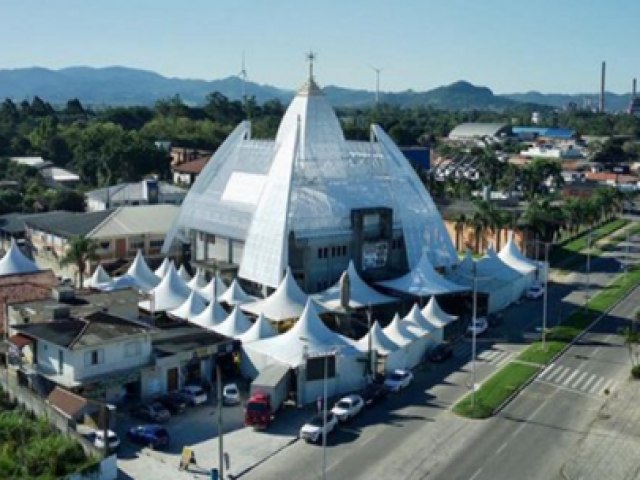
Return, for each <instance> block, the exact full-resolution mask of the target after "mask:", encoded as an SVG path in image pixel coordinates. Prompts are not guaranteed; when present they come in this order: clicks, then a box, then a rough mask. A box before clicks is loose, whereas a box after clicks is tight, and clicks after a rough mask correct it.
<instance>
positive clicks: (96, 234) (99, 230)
mask: <svg viewBox="0 0 640 480" xmlns="http://www.w3.org/2000/svg"><path fill="white" fill-rule="evenodd" d="M179 211H180V208H179V207H178V206H176V205H169V204H155V205H136V206H124V207H118V208H117V209H116V210H115V211H112V212H111V215H109V216H107V217H105V218H104V219H103V221H102V222H101V223H99V224H98V225H96V226H95V227H94V228H92V229H91V231H89V232H87V235H88V236H90V237H91V238H112V237H118V236H120V237H121V236H127V235H149V234H165V233H166V232H167V231H168V230H169V229H170V228H171V225H172V224H173V222H174V220H175V218H176V216H177V215H178V212H179Z"/></svg>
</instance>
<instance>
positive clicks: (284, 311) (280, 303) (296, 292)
mask: <svg viewBox="0 0 640 480" xmlns="http://www.w3.org/2000/svg"><path fill="white" fill-rule="evenodd" d="M307 301H308V297H307V294H306V293H304V292H303V291H302V289H301V288H300V287H299V286H298V284H297V283H296V281H295V279H294V278H293V274H292V273H291V269H290V268H289V267H287V269H286V273H285V276H284V278H283V279H282V282H281V283H280V285H279V286H278V288H277V289H276V290H275V291H274V292H273V293H272V294H271V295H269V296H268V297H267V298H265V299H262V300H257V301H255V302H252V303H246V304H244V305H241V306H240V308H242V310H243V311H244V312H247V313H251V314H253V315H256V316H258V315H260V314H261V313H262V314H263V315H264V316H265V317H267V318H268V319H269V320H271V321H273V322H283V321H286V320H292V319H296V318H298V317H300V315H302V312H303V311H304V310H305V308H306V304H307ZM316 310H320V312H321V313H322V312H324V311H325V309H324V307H322V306H319V305H316V307H315V308H314V311H316Z"/></svg>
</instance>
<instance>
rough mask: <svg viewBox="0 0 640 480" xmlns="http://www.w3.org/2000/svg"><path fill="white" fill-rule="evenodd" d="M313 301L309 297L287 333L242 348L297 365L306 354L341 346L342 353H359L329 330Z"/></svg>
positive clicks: (301, 362)
mask: <svg viewBox="0 0 640 480" xmlns="http://www.w3.org/2000/svg"><path fill="white" fill-rule="evenodd" d="M315 305H316V304H315V303H314V302H313V301H312V300H308V301H307V304H306V305H305V308H304V310H303V311H302V314H301V315H300V318H299V319H298V321H297V322H296V323H295V324H294V325H293V327H291V328H290V329H289V330H288V331H287V332H285V333H283V334H282V335H277V336H275V337H273V338H267V339H265V340H259V341H256V342H252V343H250V344H248V345H246V346H245V347H244V348H245V349H247V350H251V351H256V352H260V353H262V354H263V355H268V356H269V357H271V358H273V359H275V360H277V361H279V362H282V363H285V364H287V365H291V366H292V367H297V366H299V365H301V364H303V363H304V362H305V355H313V354H323V353H329V352H331V351H334V350H335V349H336V348H339V349H340V353H341V354H352V355H358V354H359V352H358V350H357V349H356V348H355V347H353V345H351V343H350V342H348V341H346V340H345V339H344V338H343V337H342V336H341V335H339V334H337V333H336V332H334V331H332V330H331V329H329V328H328V327H327V326H326V325H325V324H324V322H323V321H322V320H321V319H320V317H319V316H318V312H317V310H316V306H315Z"/></svg>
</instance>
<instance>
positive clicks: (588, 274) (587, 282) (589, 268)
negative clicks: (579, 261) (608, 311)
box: [584, 232, 591, 310]
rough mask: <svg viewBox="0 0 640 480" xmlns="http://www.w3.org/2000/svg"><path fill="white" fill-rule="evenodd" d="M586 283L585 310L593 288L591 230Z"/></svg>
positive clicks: (588, 237) (588, 242) (588, 240)
mask: <svg viewBox="0 0 640 480" xmlns="http://www.w3.org/2000/svg"><path fill="white" fill-rule="evenodd" d="M586 267H587V268H586V279H585V282H586V285H585V292H584V295H585V301H584V308H585V310H586V309H587V308H588V307H589V289H590V288H591V285H590V280H591V278H590V275H591V232H589V234H588V235H587V265H586Z"/></svg>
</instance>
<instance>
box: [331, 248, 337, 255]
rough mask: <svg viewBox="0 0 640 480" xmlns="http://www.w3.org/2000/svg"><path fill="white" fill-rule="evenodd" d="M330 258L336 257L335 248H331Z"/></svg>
mask: <svg viewBox="0 0 640 480" xmlns="http://www.w3.org/2000/svg"><path fill="white" fill-rule="evenodd" d="M331 256H332V257H335V256H336V247H331Z"/></svg>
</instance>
